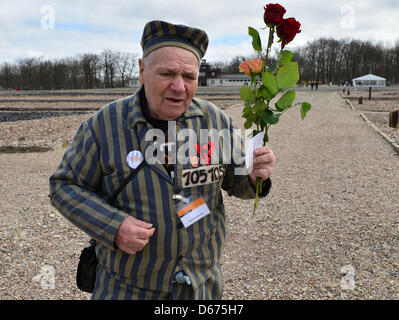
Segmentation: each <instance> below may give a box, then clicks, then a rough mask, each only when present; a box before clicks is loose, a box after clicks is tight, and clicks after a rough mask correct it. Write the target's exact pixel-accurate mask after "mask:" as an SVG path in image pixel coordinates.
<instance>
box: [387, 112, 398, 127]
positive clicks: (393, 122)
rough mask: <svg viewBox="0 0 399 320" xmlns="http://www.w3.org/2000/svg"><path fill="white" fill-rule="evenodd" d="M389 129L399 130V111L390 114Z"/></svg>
mask: <svg viewBox="0 0 399 320" xmlns="http://www.w3.org/2000/svg"><path fill="white" fill-rule="evenodd" d="M389 127H390V128H393V129H398V128H399V109H398V110H395V111H392V112H390V113H389Z"/></svg>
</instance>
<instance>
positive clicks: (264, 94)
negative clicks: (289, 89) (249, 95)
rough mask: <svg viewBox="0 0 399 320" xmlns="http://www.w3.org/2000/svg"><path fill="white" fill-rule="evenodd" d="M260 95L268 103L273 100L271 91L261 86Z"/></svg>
mask: <svg viewBox="0 0 399 320" xmlns="http://www.w3.org/2000/svg"><path fill="white" fill-rule="evenodd" d="M259 94H260V96H261V97H263V98H265V99H266V100H267V101H270V100H272V99H273V97H272V95H271V94H270V93H269V91H268V90H267V89H266V87H265V86H263V85H262V86H260V88H259Z"/></svg>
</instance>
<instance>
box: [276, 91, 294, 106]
mask: <svg viewBox="0 0 399 320" xmlns="http://www.w3.org/2000/svg"><path fill="white" fill-rule="evenodd" d="M295 96H296V93H295V91H294V90H290V91H287V92H286V93H285V94H284V95H283V96H282V97H281V98H280V99H279V100H278V101H277V102H276V109H277V110H278V111H284V110H285V109H287V108H289V107H291V105H292V103H293V102H294V100H295Z"/></svg>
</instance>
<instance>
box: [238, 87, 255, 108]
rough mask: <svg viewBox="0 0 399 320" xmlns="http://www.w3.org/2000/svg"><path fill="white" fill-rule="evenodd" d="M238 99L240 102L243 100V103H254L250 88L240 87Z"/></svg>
mask: <svg viewBox="0 0 399 320" xmlns="http://www.w3.org/2000/svg"><path fill="white" fill-rule="evenodd" d="M240 97H241V99H242V100H244V101H245V102H247V103H249V104H252V103H254V101H255V97H254V94H253V92H252V90H251V88H249V87H247V86H242V88H241V90H240Z"/></svg>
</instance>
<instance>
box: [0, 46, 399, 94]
mask: <svg viewBox="0 0 399 320" xmlns="http://www.w3.org/2000/svg"><path fill="white" fill-rule="evenodd" d="M291 51H292V52H293V54H294V61H298V63H299V73H300V81H301V82H312V81H317V82H320V83H325V84H329V83H333V84H341V83H343V82H346V81H351V80H352V79H353V78H356V77H359V76H362V75H365V74H369V73H372V74H375V75H378V76H381V77H384V78H386V79H387V81H390V82H391V83H399V43H397V44H396V46H395V47H385V46H384V45H383V44H382V43H380V42H379V43H375V42H372V41H362V40H353V39H340V40H336V39H333V38H319V39H317V40H314V41H311V42H308V43H307V44H306V45H305V46H303V47H297V48H293V49H291ZM277 54H278V52H275V54H274V57H273V56H272V57H271V58H270V59H271V60H270V62H271V63H274V62H275V60H276V59H275V56H277ZM253 57H254V56H251V57H244V56H236V57H234V58H233V59H231V60H230V61H222V62H215V63H211V66H212V67H215V68H220V69H221V70H222V73H225V74H226V73H228V74H234V73H239V71H238V66H239V65H240V64H241V62H243V61H244V60H247V59H251V58H253ZM138 58H139V55H138V54H136V53H129V52H115V51H111V50H108V49H107V50H104V51H103V52H102V53H100V54H93V53H85V54H81V55H76V56H75V57H67V58H62V59H52V60H51V59H45V58H43V57H37V58H26V59H21V60H19V61H17V62H16V63H12V64H11V63H7V62H4V63H1V61H0V89H15V88H18V89H22V90H58V89H91V88H114V87H126V85H127V80H128V79H130V78H132V77H133V76H137V72H138V62H137V61H138Z"/></svg>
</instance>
